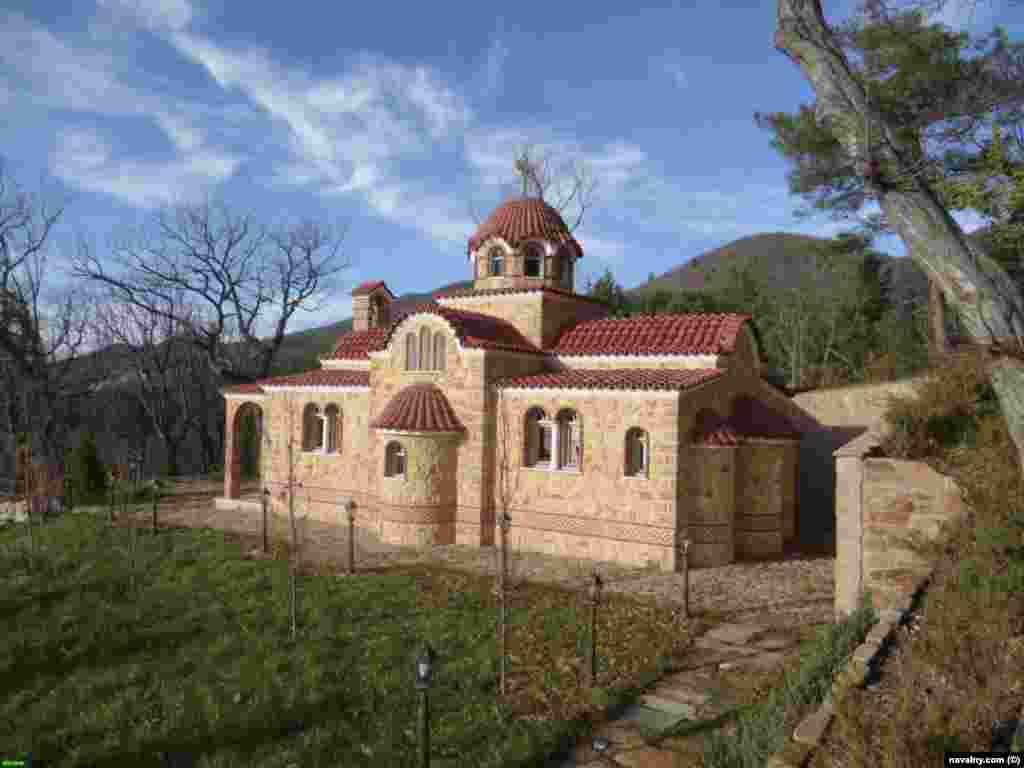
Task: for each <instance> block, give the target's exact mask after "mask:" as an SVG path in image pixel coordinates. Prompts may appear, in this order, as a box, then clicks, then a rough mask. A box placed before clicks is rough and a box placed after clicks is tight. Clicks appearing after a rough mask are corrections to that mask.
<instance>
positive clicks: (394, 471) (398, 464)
mask: <svg viewBox="0 0 1024 768" xmlns="http://www.w3.org/2000/svg"><path fill="white" fill-rule="evenodd" d="M384 476H385V477H404V476H405V448H403V447H402V444H401V443H398V442H390V443H388V445H387V448H385V449H384Z"/></svg>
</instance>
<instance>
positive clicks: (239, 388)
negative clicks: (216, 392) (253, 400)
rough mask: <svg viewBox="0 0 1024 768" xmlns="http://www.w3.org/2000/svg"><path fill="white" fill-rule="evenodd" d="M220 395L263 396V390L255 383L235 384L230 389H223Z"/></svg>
mask: <svg viewBox="0 0 1024 768" xmlns="http://www.w3.org/2000/svg"><path fill="white" fill-rule="evenodd" d="M220 393H221V394H222V395H260V394H263V390H262V389H261V388H260V385H259V384H257V383H255V382H247V383H245V384H235V385H233V386H230V387H224V388H222V389H221V391H220Z"/></svg>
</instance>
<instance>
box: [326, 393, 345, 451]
mask: <svg viewBox="0 0 1024 768" xmlns="http://www.w3.org/2000/svg"><path fill="white" fill-rule="evenodd" d="M324 417H325V418H324V441H323V444H324V452H325V453H339V452H340V451H341V408H339V407H338V406H337V405H336V404H334V403H330V404H329V405H328V406H327V407H326V408H325V409H324Z"/></svg>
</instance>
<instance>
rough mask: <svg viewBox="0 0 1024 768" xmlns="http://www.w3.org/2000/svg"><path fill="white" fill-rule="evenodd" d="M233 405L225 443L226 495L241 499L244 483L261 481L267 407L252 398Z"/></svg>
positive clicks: (229, 412)
mask: <svg viewBox="0 0 1024 768" xmlns="http://www.w3.org/2000/svg"><path fill="white" fill-rule="evenodd" d="M231 405H232V404H231V403H230V402H229V406H228V412H227V419H228V425H229V429H228V434H227V439H226V440H225V446H224V453H225V459H226V461H225V462H224V496H225V498H228V499H237V498H239V497H240V495H241V490H242V485H243V484H244V483H251V482H253V481H255V482H256V484H257V486H258V484H259V480H260V476H261V473H262V465H263V461H262V448H263V409H262V408H261V407H260V405H259V403H256V402H253V401H251V400H246V401H243V402H241V403H239V404H238V405H237V406H235V407H234V408H231Z"/></svg>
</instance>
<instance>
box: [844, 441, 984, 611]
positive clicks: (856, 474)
mask: <svg viewBox="0 0 1024 768" xmlns="http://www.w3.org/2000/svg"><path fill="white" fill-rule="evenodd" d="M878 441H879V437H878V436H877V435H875V434H872V433H868V434H865V435H864V436H863V437H862V438H860V439H858V440H857V441H855V442H854V443H853V444H851V445H849V446H847V447H845V448H844V449H842V450H841V451H840V452H839V453H838V454H837V456H836V478H837V483H836V518H837V547H836V563H835V583H836V592H835V608H836V613H837V614H844V613H849V612H850V611H852V610H854V608H856V606H857V601H858V600H859V596H860V594H861V591H862V590H864V591H866V592H867V593H868V595H869V596H870V597H871V600H872V603H873V604H874V606H875V607H876V608H879V609H886V608H891V607H893V606H895V605H896V604H897V603H898V602H899V601H900V599H901V598H902V597H905V596H907V595H909V594H911V593H912V592H913V590H914V589H915V588H916V586H917V585H918V584H919V583H920V581H921V579H922V578H923V577H924V576H925V575H927V573H928V572H929V570H930V567H931V566H930V564H929V563H927V562H925V561H923V560H922V559H921V558H919V557H918V556H917V555H916V554H914V552H913V551H912V550H911V549H910V547H908V545H907V541H908V536H914V535H922V536H925V537H934V536H935V535H936V534H937V533H938V531H939V525H940V523H941V522H942V521H943V520H952V519H955V518H957V517H959V516H961V515H962V514H963V513H964V511H965V505H964V501H963V498H962V495H961V493H960V489H959V488H958V487H957V485H956V483H955V482H954V481H953V479H952V478H949V477H946V476H945V475H941V474H939V473H938V472H936V471H935V470H934V469H932V468H931V467H930V466H928V464H926V463H924V462H921V461H904V460H897V459H886V458H870V457H866V456H867V454H869V453H870V451H871V450H872V448H873V447H874V446H876V445H877V444H878Z"/></svg>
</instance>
